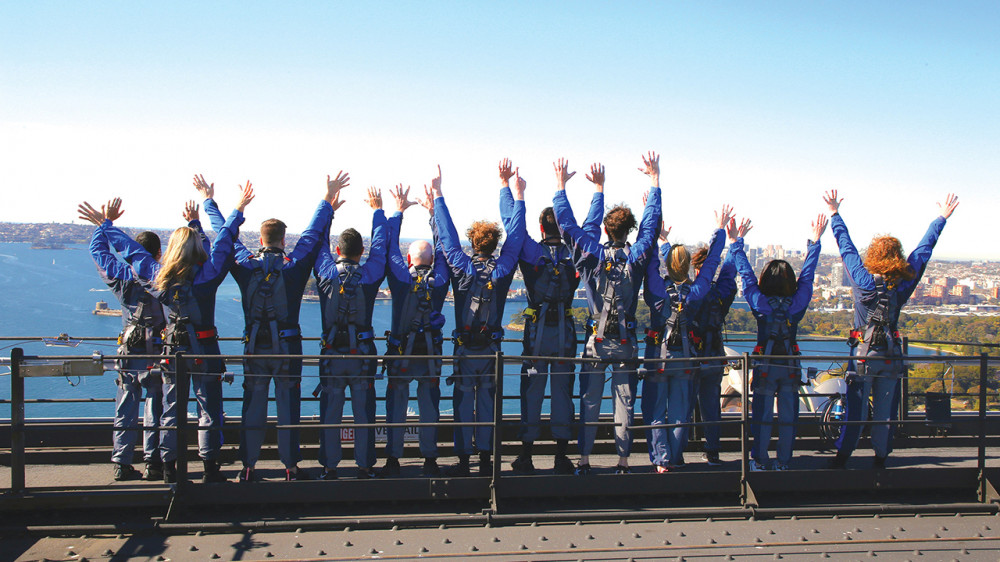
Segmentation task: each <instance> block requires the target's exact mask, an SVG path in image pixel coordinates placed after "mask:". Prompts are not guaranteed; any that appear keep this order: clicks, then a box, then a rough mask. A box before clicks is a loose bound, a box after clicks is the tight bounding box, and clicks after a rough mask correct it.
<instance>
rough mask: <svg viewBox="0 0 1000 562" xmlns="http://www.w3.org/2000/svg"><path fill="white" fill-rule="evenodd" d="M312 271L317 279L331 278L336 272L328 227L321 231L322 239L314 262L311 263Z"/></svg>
mask: <svg viewBox="0 0 1000 562" xmlns="http://www.w3.org/2000/svg"><path fill="white" fill-rule="evenodd" d="M313 272H314V273H315V274H316V277H317V278H318V279H331V278H333V276H334V275H336V274H337V260H336V259H334V257H333V254H331V253H330V228H329V227H327V229H326V230H325V231H324V232H323V240H322V241H321V242H320V244H319V253H317V254H316V263H315V264H313Z"/></svg>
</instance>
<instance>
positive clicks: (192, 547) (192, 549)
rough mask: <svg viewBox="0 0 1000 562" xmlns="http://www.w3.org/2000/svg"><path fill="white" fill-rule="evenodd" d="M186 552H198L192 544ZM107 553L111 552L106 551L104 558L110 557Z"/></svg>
mask: <svg viewBox="0 0 1000 562" xmlns="http://www.w3.org/2000/svg"><path fill="white" fill-rule="evenodd" d="M188 550H190V551H191V552H198V547H197V546H195V545H193V544H192V545H191V547H190V548H188ZM109 552H111V551H110V550H108V552H105V553H104V555H105V556H110V554H108V553H109Z"/></svg>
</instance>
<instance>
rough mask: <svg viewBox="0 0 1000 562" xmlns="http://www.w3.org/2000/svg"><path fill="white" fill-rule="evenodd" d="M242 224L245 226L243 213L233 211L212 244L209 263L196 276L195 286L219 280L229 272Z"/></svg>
mask: <svg viewBox="0 0 1000 562" xmlns="http://www.w3.org/2000/svg"><path fill="white" fill-rule="evenodd" d="M241 224H243V213H242V212H240V211H239V210H233V212H232V213H231V214H230V215H229V219H227V220H226V224H224V225H222V228H221V229H219V232H218V235H217V236H216V237H215V242H213V243H212V251H211V252H210V253H209V254H208V261H207V262H205V264H204V265H202V267H201V269H200V270H198V274H197V275H195V278H194V283H195V285H199V284H202V283H210V282H213V281H215V280H218V279H219V278H220V277H222V276H223V275H225V274H226V272H227V271H229V265H230V259H231V258H232V257H233V249H234V246H233V241H234V240H235V239H236V238H237V237H239V235H240V225H241Z"/></svg>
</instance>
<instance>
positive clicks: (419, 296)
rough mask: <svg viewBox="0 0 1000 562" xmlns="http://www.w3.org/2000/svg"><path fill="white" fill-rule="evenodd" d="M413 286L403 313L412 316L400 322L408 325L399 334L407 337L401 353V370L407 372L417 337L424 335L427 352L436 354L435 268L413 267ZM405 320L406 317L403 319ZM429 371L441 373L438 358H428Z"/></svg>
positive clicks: (411, 270)
mask: <svg viewBox="0 0 1000 562" xmlns="http://www.w3.org/2000/svg"><path fill="white" fill-rule="evenodd" d="M410 276H411V278H412V287H411V289H410V292H409V293H407V294H406V300H405V301H404V303H403V311H404V312H403V313H404V314H407V315H409V316H410V318H409V321H408V322H402V321H401V322H400V327H403V326H404V325H405V326H408V328H406V330H407V331H406V332H404V333H403V334H400V335H399V336H397V337H398V338H400V339H402V338H405V342H406V343H405V344H404V347H403V349H401V350H400V352H401V353H400V354H401V355H402V356H403V358H402V359H400V361H399V370H400V372H406V370H407V369H408V368H409V365H410V358H409V356H410V355H413V345H414V343H415V342H416V340H417V337H419V336H423V338H424V343H425V344H426V348H425V350H426V354H427V355H434V335H433V330H432V329H431V321H430V314H431V311H432V310H433V306H434V303H433V290H432V287H433V286H434V272H433V270H426V271H422V270H421V269H419V268H416V267H414V268H411V269H410ZM401 320H405V319H401ZM427 368H428V372H429V373H431V374H434V373H437V374H440V369H441V364H440V361H439V360H437V359H428V360H427Z"/></svg>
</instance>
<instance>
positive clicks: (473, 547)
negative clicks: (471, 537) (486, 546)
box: [469, 545, 479, 552]
mask: <svg viewBox="0 0 1000 562" xmlns="http://www.w3.org/2000/svg"><path fill="white" fill-rule="evenodd" d="M469 552H479V548H478V547H477V546H476V545H472V546H470V547H469Z"/></svg>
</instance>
